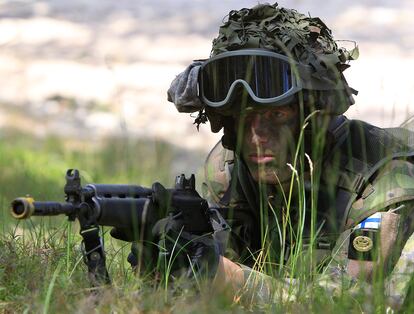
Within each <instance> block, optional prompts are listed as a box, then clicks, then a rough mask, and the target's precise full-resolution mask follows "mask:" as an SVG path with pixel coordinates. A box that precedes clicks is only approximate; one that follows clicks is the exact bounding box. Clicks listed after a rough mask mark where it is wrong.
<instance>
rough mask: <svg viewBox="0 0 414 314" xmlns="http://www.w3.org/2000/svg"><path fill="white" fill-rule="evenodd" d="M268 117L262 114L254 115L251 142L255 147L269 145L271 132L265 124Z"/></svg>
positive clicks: (251, 121) (251, 122)
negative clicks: (269, 133)
mask: <svg viewBox="0 0 414 314" xmlns="http://www.w3.org/2000/svg"><path fill="white" fill-rule="evenodd" d="M264 120H266V117H265V116H264V115H262V114H258V113H256V114H254V115H253V116H252V117H251V120H250V134H251V142H252V143H253V144H255V145H258V144H263V143H267V141H268V132H269V130H268V129H267V127H266V123H264Z"/></svg>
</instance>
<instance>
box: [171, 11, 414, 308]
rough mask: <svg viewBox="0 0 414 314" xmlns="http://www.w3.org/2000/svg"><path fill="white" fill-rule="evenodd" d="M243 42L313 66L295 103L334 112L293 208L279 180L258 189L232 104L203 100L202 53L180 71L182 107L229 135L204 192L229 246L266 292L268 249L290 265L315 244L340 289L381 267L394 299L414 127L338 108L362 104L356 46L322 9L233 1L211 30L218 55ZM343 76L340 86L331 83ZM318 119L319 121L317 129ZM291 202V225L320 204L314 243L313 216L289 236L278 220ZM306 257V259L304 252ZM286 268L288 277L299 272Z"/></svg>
mask: <svg viewBox="0 0 414 314" xmlns="http://www.w3.org/2000/svg"><path fill="white" fill-rule="evenodd" d="M246 48H247V49H251V48H259V49H267V50H270V51H273V52H276V53H279V54H284V55H286V56H288V57H290V58H292V59H293V60H295V61H298V62H300V63H302V64H306V65H309V66H311V67H312V69H314V72H313V73H312V76H311V80H312V82H311V85H312V86H311V88H304V89H303V90H302V91H301V92H300V93H299V94H298V98H297V99H296V102H295V103H296V104H301V106H303V107H302V108H303V109H304V112H303V113H304V114H305V115H308V114H309V113H310V112H312V111H315V110H320V111H321V112H323V113H324V114H326V115H325V117H329V119H332V121H331V122H330V123H329V128H328V130H327V133H326V134H322V135H323V138H325V135H326V138H327V139H328V140H327V143H326V144H325V145H323V146H324V150H323V152H322V153H321V154H319V155H315V154H313V153H314V152H313V151H312V150H311V149H306V148H305V149H304V150H305V151H302V153H304V152H307V153H308V154H309V156H310V157H311V159H313V160H312V162H313V163H314V164H313V165H312V167H313V168H314V170H315V174H314V177H313V179H312V177H311V178H310V179H312V180H314V181H310V180H309V177H307V176H309V173H310V172H309V169H307V170H306V169H304V171H302V173H299V176H300V178H298V180H300V182H301V184H302V187H303V190H304V191H305V195H302V199H301V200H299V201H298V202H297V203H295V202H293V203H292V204H290V205H289V208H288V210H287V206H286V204H285V202H284V198H283V196H282V195H280V193H279V194H278V193H277V192H275V191H274V190H275V189H274V188H272V187H269V186H261V187H260V188H259V186H258V183H257V182H254V180H253V179H252V177H251V175H250V174H249V171H248V170H247V168H246V165H245V164H244V162H243V160H241V158H239V157H238V156H237V155H236V156H235V154H234V151H237V149H236V147H235V146H236V144H235V143H236V142H237V141H236V139H237V135H236V134H234V133H235V127H234V119H233V114H234V111H232V110H234V108H230V109H229V110H227V109H223V110H221V109H220V110H218V109H217V108H212V107H209V106H206V105H204V104H203V103H202V102H201V101H200V99H199V97H198V96H199V95H198V85H197V80H198V77H199V71H200V67H201V65H202V63H203V62H202V60H201V61H200V60H198V61H195V62H193V63H192V64H191V65H190V66H189V67H188V68H187V70H186V71H185V72H183V73H182V74H180V75H179V76H177V78H176V79H175V80H174V81H173V83H172V85H171V88H170V90H169V92H168V96H169V100H170V101H172V102H173V103H174V104H175V106H176V108H177V110H178V111H179V112H196V111H199V116H198V117H197V118H196V121H195V123H196V124H197V125H199V124H200V123H205V122H206V121H207V120H209V121H210V126H211V130H212V132H215V133H217V132H219V131H220V130H222V129H223V131H224V136H223V138H222V141H221V143H218V144H217V145H216V146H215V147H214V148H213V150H212V151H211V152H210V154H209V156H208V158H207V162H206V167H205V177H206V181H205V184H204V186H203V192H204V193H203V194H204V197H206V198H207V199H208V200H209V202H210V204H211V206H212V207H218V208H220V210H221V212H222V213H223V214H224V215H225V216H226V217H227V221H228V222H229V224H230V225H231V234H230V236H229V238H228V243H226V245H227V248H226V255H227V256H228V257H229V258H231V259H232V260H234V261H238V262H240V263H241V265H243V266H242V267H243V268H244V269H245V273H246V279H249V280H247V283H248V286H249V287H248V288H249V289H247V290H248V291H250V292H252V291H256V290H258V291H257V293H253V294H255V295H256V296H257V297H258V298H259V299H262V300H271V299H274V297H275V296H277V295H278V294H277V293H276V294H275V293H271V292H270V291H273V289H271V288H272V285H273V283H274V280H275V279H273V278H272V277H268V276H266V275H264V274H263V272H262V271H261V270H262V269H261V268H260V267H259V268H258V267H257V266H258V265H259V264H260V263H257V261H258V260H261V259H263V252H264V251H266V252H267V253H268V254H270V255H271V257H272V258H273V261H272V262H273V263H279V264H283V263H287V262H288V260H289V259H290V258H292V256H293V255H292V254H289V253H290V252H294V251H295V250H296V249H297V248H298V247H299V246H303V247H308V248H309V250H310V252H311V253H312V254H310V256H311V261H310V262H311V265H313V266H314V267H316V268H317V269H318V270H319V273H320V277H319V279H318V280H316V282H318V285H319V286H321V287H324V288H326V289H327V291H329V292H331V293H332V294H333V295H334V294H335V293H338V291H340V290H341V289H343V288H351V287H352V289H358V284H357V282H364V281H363V280H359V281H357V280H356V279H364V280H366V281H371V280H373V279H375V276H376V269H377V268H379V267H380V268H381V269H384V270H385V274H388V276H387V282H386V286H387V289H388V291H387V296H388V297H389V300H388V302H389V304H390V305H392V306H394V307H395V308H398V307H399V306H401V304H402V303H403V300H404V298H405V296H406V295H407V293H408V289H409V285H410V282H412V278H413V277H414V269H413V268H414V267H413V263H414V260H413V254H414V253H413V246H414V243H413V241H414V240H413V236H412V234H413V231H414V223H413V219H414V217H413V215H414V213H413V207H414V205H413V204H414V166H413V163H414V157H413V156H414V149H413V147H414V145H411V147H410V146H409V145H407V143H411V144H412V142H413V138H414V137H413V135H412V134H411V133H410V132H408V131H404V130H401V129H398V128H397V129H392V130H391V129H390V130H387V131H386V130H384V129H380V128H376V127H374V126H372V125H369V124H367V123H364V122H361V121H352V120H351V121H349V120H346V119H345V118H344V117H343V116H342V114H343V113H344V112H345V111H346V110H347V109H348V108H349V106H351V105H353V104H354V100H353V96H352V95H353V94H354V95H355V94H356V93H357V92H356V91H355V90H354V89H352V88H351V87H349V86H348V83H347V82H346V80H345V77H344V76H343V74H342V72H343V71H344V70H345V69H347V68H348V67H349V61H351V60H354V59H356V58H357V57H358V54H359V52H358V48H357V46H355V49H353V50H350V51H348V50H346V49H344V48H339V47H338V45H337V42H336V41H335V40H334V39H333V37H332V34H331V31H330V29H329V28H328V27H327V26H326V25H325V24H324V23H323V22H322V21H321V20H320V19H319V18H316V17H310V16H308V15H304V14H300V13H298V12H297V11H295V10H289V9H284V8H279V7H278V5H277V3H276V4H274V5H269V4H263V5H261V4H260V5H257V6H256V7H254V8H251V9H241V10H239V11H236V10H234V11H231V12H230V13H229V15H228V20H227V21H226V22H225V23H224V25H222V26H221V27H220V31H219V36H218V37H217V38H216V39H214V40H213V48H212V52H211V56H212V57H214V56H217V55H218V54H221V53H225V52H228V51H233V50H238V49H246ZM338 83H339V85H340V86H341V88H339V89H338V88H336V87H335V86H338ZM226 110H227V111H226ZM236 110H237V109H236ZM331 117H334V118H331ZM315 123H317V122H313V124H311V127H313V129H314V130H315V129H321V128H320V127H319V126H318V125H317V124H315ZM322 129H323V128H322ZM321 132H324V131H323V130H322V131H321ZM305 133H306V131H305ZM308 133H309V132H308ZM311 133H312V132H310V134H307V135H306V134H305V146H306V143H308V144H309V143H310V144H311V147H312V143H313V142H312V141H313V139H314V138H316V136H314V134H311ZM303 160H305V158H304V157H303ZM304 168H306V167H304ZM308 168H309V167H308ZM295 171H296V170H295ZM315 191H316V192H315ZM303 200H307V201H308V203H309V202H313V204H312V205H313V208H317V210H316V213H315V210H313V211H312V208H308V207H312V206H304V205H303V204H304V201H303ZM286 211H288V212H289V213H290V219H291V223H292V226H293V229H294V228H295V227H296V225H298V224H300V223H301V222H302V224H303V220H301V219H303V217H310V216H312V215H316V217H315V219H316V226H317V227H318V228H319V229H317V230H318V232H319V233H318V237H317V240H316V241H315V242H312V243H309V242H310V236H311V231H312V230H313V233H315V230H314V229H312V227H310V226H311V225H312V224H310V222H309V221H308V220H305V221H304V224H303V225H304V228H303V229H304V230H303V234H300V236H299V238H295V235H294V234H293V238H292V236H290V235H289V234H286V235H283V237H282V238H281V236H280V232H279V230H280V229H278V221H283V219H285V216H284V215H285V213H286ZM302 211H303V212H302ZM304 213H305V215H303V214H304ZM305 219H306V218H305ZM367 225H369V226H370V228H368V227H367ZM279 226H280V224H279ZM295 230H296V229H295ZM264 233H265V234H264ZM264 236H266V237H267V241H264V240H263V238H264ZM223 238H225V236H223V235H221V237H220V239H223ZM282 240H283V241H282ZM312 241H313V240H312ZM222 242H224V241H222ZM267 243H271V244H272V247H271V248H269V247H268V246H267ZM223 246H224V244H223ZM263 248H265V250H263ZM268 257H269V256H267V260H269V258H268ZM314 257H315V258H314ZM272 258H270V260H271V259H272ZM315 259H316V262H317V263H316V265H314V262H313V261H314V260H315ZM301 263H302V262H301ZM302 264H303V265H307V261H306V260H304V261H303V263H302ZM259 266H260V265H259ZM279 266H280V265H279ZM376 266H378V267H376ZM301 267H302V266H301ZM304 267H305V266H304ZM276 268H277V267H276ZM305 269H306V268H305ZM297 273H298V272H297ZM290 275H291V276H290V277H291V278H292V277H294V275H295V274H290ZM280 282H281V283H282V286H287V289H288V290H290V289H292V283H294V286H295V285H296V284H297V285H298V286H300V282H301V281H295V279H290V280H289V281H286V280H280V281H279V283H280ZM295 287H296V286H295ZM276 291H279V290H278V289H276ZM285 292H286V290H284V289H282V290H281V293H280V294H279V296H278V297H282V298H284V299H286V298H287V299H289V298H290V297H291V296H292V294H291V293H287V294H286V293H285Z"/></svg>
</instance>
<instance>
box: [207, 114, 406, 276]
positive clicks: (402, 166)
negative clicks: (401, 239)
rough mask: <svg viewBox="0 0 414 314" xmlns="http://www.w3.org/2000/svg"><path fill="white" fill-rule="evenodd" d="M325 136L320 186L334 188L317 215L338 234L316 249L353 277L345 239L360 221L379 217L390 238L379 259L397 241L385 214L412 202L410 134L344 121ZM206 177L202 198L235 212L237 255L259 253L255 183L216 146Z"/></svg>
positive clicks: (394, 224) (392, 218) (395, 221)
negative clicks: (328, 218) (328, 140)
mask: <svg viewBox="0 0 414 314" xmlns="http://www.w3.org/2000/svg"><path fill="white" fill-rule="evenodd" d="M329 132H330V134H331V135H332V136H333V139H334V140H333V141H332V144H331V146H330V149H329V152H328V156H326V161H325V162H324V170H325V171H323V172H322V177H321V190H322V189H323V186H326V187H327V188H331V189H332V188H334V190H335V193H334V195H335V197H334V198H333V199H331V200H326V199H324V198H325V197H324V196H323V195H322V196H321V197H320V198H321V199H320V202H319V203H320V204H321V206H322V207H323V206H325V207H326V208H324V209H322V211H326V212H329V213H331V214H332V213H334V218H333V221H334V223H336V225H337V234H336V235H335V237H334V241H333V243H329V241H328V242H327V243H325V242H326V241H325V242H324V241H321V242H320V243H318V244H317V248H318V249H321V250H324V249H325V250H327V251H329V252H330V254H331V257H333V258H334V259H336V260H338V261H341V262H344V261H345V262H346V263H348V272H349V273H350V274H351V275H353V276H357V275H358V274H359V272H360V267H361V266H360V265H359V264H358V265H359V266H355V265H354V264H355V263H354V262H353V261H352V258H351V261H350V259H349V257H350V256H349V255H350V252H349V250H348V248H349V247H351V248H352V243H351V244H349V239H350V234H351V233H352V232H353V231H354V230H355V228H357V227H358V224H359V223H360V222H361V221H364V220H365V219H367V218H369V217H371V216H372V215H373V214H375V213H377V212H382V213H383V214H384V223H383V225H384V230H385V231H384V232H385V233H387V234H388V235H389V236H388V237H385V238H386V239H385V240H384V241H382V242H384V243H385V242H386V243H385V244H384V245H385V248H384V249H383V251H384V252H385V251H387V253H382V254H389V251H390V250H391V248H392V246H393V244H394V242H395V241H396V238H397V235H396V234H397V232H398V231H397V229H398V225H399V216H398V215H397V213H393V212H390V213H388V211H389V209H393V208H394V209H395V208H398V206H400V205H401V204H405V203H407V202H408V203H410V202H411V203H410V204H413V202H414V145H413V143H414V134H413V133H412V132H410V131H408V130H406V129H401V128H393V129H381V128H378V127H375V126H372V125H370V124H367V123H365V122H362V121H357V120H348V119H346V118H345V117H344V116H338V117H337V118H336V119H335V120H334V121H333V123H331V125H330V129H329ZM333 173H335V174H336V175H335V176H334V178H332V174H333ZM205 178H206V180H205V183H204V185H203V194H204V197H206V198H207V199H208V200H209V201H210V202H211V203H213V204H218V205H219V206H220V207H221V208H222V210H223V215H224V216H226V215H227V213H226V210H227V209H228V208H233V209H234V217H231V219H233V220H234V221H233V223H232V222H230V225H232V226H233V228H236V229H237V230H236V231H237V232H233V236H234V237H236V238H238V240H240V241H239V242H240V243H241V244H239V246H240V247H239V248H238V249H237V248H236V250H243V246H249V247H250V248H251V249H250V251H254V250H256V249H259V248H260V245H261V243H260V241H259V240H258V239H257V236H256V235H257V234H259V233H260V229H259V228H260V227H259V226H260V223H259V221H258V219H259V218H258V217H257V208H258V206H259V204H258V191H257V184H256V183H255V182H253V180H252V178H251V176H250V175H249V174H248V171H247V169H246V168H245V166H244V164H243V162H242V161H240V160H238V158H237V157H235V156H234V153H233V152H232V151H229V150H226V149H224V148H223V147H222V145H221V143H220V142H219V143H217V144H216V146H215V147H214V148H213V149H212V151H211V152H210V154H209V155H208V157H207V160H206V163H205ZM330 195H332V194H330ZM319 203H318V205H319ZM318 211H319V207H318ZM364 230H365V229H364ZM384 232H383V233H384ZM382 237H384V236H382ZM360 238H362V239H363V238H364V237H363V236H360ZM357 240H358V239H357ZM393 241H394V242H393ZM351 242H352V241H351ZM244 249H245V247H244ZM333 254H334V255H335V256H333ZM236 255H237V254H236ZM369 263H371V264H372V262H368V264H369ZM365 264H366V263H365ZM364 267H365V266H364ZM371 268H372V265H371ZM369 271H370V270H368V272H369Z"/></svg>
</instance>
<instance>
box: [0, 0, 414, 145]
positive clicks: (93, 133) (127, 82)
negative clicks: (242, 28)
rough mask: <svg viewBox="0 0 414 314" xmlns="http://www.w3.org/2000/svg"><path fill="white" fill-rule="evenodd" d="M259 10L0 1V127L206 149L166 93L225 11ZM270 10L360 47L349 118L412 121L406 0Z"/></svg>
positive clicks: (412, 62) (201, 53) (412, 6)
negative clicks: (307, 17) (305, 18)
mask: <svg viewBox="0 0 414 314" xmlns="http://www.w3.org/2000/svg"><path fill="white" fill-rule="evenodd" d="M256 3H257V1H247V0H245V1H236V0H230V1H219V0H211V1H194V0H193V1H190V0H179V1H178V0H177V1H167V0H156V1H149V0H148V1H144V0H142V1H132V0H131V1H109V0H101V1H97V0H94V1H92V0H90V1H80V0H74V1H57V0H55V1H0V127H19V128H21V129H24V130H26V131H29V132H31V133H34V134H37V135H39V136H45V135H46V134H48V133H50V132H53V133H55V134H60V135H62V136H78V137H97V138H98V137H102V136H105V135H109V134H125V133H128V134H129V135H132V136H137V137H153V136H154V137H158V138H161V139H166V140H168V141H170V142H172V143H174V144H177V145H181V146H185V147H187V148H194V149H202V150H208V148H209V147H211V146H212V145H213V143H214V142H215V141H217V139H218V138H219V136H218V135H215V136H212V135H211V134H210V132H209V127H208V126H204V127H202V128H201V130H200V132H199V133H197V131H196V130H195V127H194V126H193V125H192V120H193V119H192V118H191V117H189V116H188V115H185V114H177V112H176V111H175V109H174V106H173V105H172V104H171V103H168V102H167V100H166V91H167V89H168V86H169V84H170V82H171V80H172V79H173V78H174V77H175V75H176V74H178V73H179V72H180V71H182V70H183V69H184V68H185V66H186V64H188V63H189V62H190V61H191V60H192V59H197V58H205V57H207V56H208V54H209V51H210V45H211V39H212V38H213V37H214V36H215V35H216V32H217V29H218V26H219V24H220V22H221V20H222V18H223V17H224V16H225V14H226V13H227V12H228V11H229V10H230V9H232V8H241V7H244V6H247V7H249V6H252V5H254V4H256ZM279 4H280V5H284V6H286V7H295V8H297V9H298V10H299V11H301V12H310V13H311V14H312V15H314V16H320V17H321V18H322V19H324V20H325V21H326V23H327V24H328V25H330V27H331V28H332V30H333V32H334V34H335V35H336V36H335V38H337V39H353V40H356V41H357V42H358V45H359V47H360V51H361V57H360V59H359V60H358V61H355V62H353V63H352V67H351V68H350V69H349V70H347V72H346V76H347V79H348V82H349V83H350V85H351V86H352V87H354V88H355V89H357V90H359V91H360V93H359V95H358V97H357V98H356V100H357V104H356V105H355V106H353V108H351V109H350V110H349V111H348V112H347V115H348V116H349V117H351V118H358V119H362V120H366V121H368V122H371V123H374V124H377V125H380V126H394V125H399V124H401V123H402V122H404V121H405V120H406V119H407V118H408V117H410V116H412V115H414V105H413V104H414V79H413V75H412V73H414V31H413V30H414V19H412V12H414V2H413V1H410V0H405V1H404V0H396V1H368V0H367V1H355V0H348V1H341V0H338V1H330V2H327V1H319V0H314V1H305V0H302V1H299V0H296V1H293V0H292V1H279ZM345 44H347V45H349V43H345ZM56 95H59V96H63V97H65V99H64V100H63V101H62V99H60V98H58V97H55V96H56ZM68 99H69V100H68Z"/></svg>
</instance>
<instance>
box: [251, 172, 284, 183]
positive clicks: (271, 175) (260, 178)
mask: <svg viewBox="0 0 414 314" xmlns="http://www.w3.org/2000/svg"><path fill="white" fill-rule="evenodd" d="M252 177H253V179H254V180H255V181H256V182H263V183H266V184H274V185H279V184H286V183H287V182H289V181H290V179H291V174H289V175H286V174H284V175H283V176H282V177H281V176H280V175H279V177H278V178H276V176H275V172H274V171H269V172H260V173H259V172H255V173H254V174H252ZM278 179H279V180H278Z"/></svg>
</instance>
